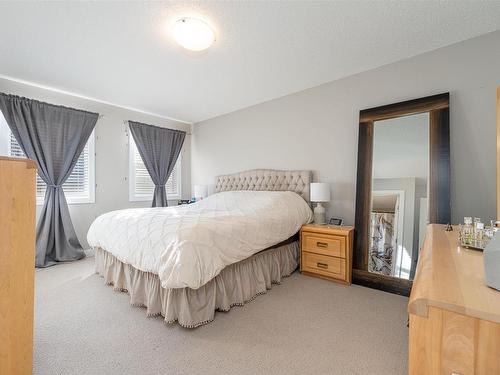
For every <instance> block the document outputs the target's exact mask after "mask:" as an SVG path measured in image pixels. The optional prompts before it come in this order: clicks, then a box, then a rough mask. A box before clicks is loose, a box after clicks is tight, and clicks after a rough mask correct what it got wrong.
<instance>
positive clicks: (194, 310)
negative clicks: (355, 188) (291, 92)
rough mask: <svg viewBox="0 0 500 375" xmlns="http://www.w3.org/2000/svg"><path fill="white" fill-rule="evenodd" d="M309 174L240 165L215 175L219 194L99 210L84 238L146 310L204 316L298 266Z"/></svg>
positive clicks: (182, 318)
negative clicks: (242, 168)
mask: <svg viewBox="0 0 500 375" xmlns="http://www.w3.org/2000/svg"><path fill="white" fill-rule="evenodd" d="M310 180H311V173H310V171H284V170H262V169H260V170H252V171H245V172H241V173H236V174H230V175H223V176H218V177H216V181H215V194H213V195H212V196H210V197H208V198H206V199H204V200H202V201H200V202H197V203H194V204H190V205H181V206H175V207H162V208H141V209H126V210H119V211H112V212H109V213H106V214H103V215H101V216H99V217H98V218H97V219H96V220H95V221H94V222H93V223H92V225H91V227H90V229H89V232H88V236H87V239H88V242H89V244H90V246H91V247H92V248H93V249H94V250H95V267H96V269H95V270H96V273H98V274H99V275H101V276H102V277H103V278H104V280H105V283H106V284H108V285H113V288H114V289H115V290H119V291H125V292H128V293H129V294H130V303H131V304H132V305H135V306H143V307H146V314H147V315H148V316H156V315H162V316H163V317H164V320H165V322H167V323H174V322H178V323H179V324H180V325H181V326H183V327H186V328H195V327H198V326H200V325H203V324H206V323H209V322H211V321H212V320H213V319H214V316H215V312H216V311H229V310H230V309H231V307H233V306H237V305H243V304H244V303H246V302H249V301H251V300H253V299H254V298H255V297H257V296H258V295H260V294H263V293H266V292H267V290H269V289H271V287H272V284H279V283H280V282H281V280H282V278H284V277H286V276H289V275H290V274H291V273H292V272H293V271H295V269H296V268H297V266H298V259H299V244H298V238H297V232H298V231H299V229H300V227H301V226H302V225H303V224H306V223H308V222H310V221H311V220H312V213H311V209H310V207H309V184H310Z"/></svg>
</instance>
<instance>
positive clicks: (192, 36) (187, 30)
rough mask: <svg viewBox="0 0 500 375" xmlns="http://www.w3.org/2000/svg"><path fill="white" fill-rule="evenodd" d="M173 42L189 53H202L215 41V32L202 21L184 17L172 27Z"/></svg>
mask: <svg viewBox="0 0 500 375" xmlns="http://www.w3.org/2000/svg"><path fill="white" fill-rule="evenodd" d="M173 36H174V39H175V41H176V42H177V43H178V44H179V45H180V46H182V47H184V48H186V49H188V50H190V51H203V50H205V49H207V48H208V47H210V46H211V45H212V43H213V42H214V41H215V32H214V31H213V29H212V28H211V27H210V26H209V25H208V23H206V22H205V21H203V20H200V19H198V18H190V17H185V18H181V19H180V20H178V21H177V22H176V23H175V25H174V33H173Z"/></svg>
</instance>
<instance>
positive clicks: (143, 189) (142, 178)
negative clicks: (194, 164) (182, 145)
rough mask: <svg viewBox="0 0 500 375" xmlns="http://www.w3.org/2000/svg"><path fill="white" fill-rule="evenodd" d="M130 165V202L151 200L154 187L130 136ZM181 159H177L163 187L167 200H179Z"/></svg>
mask: <svg viewBox="0 0 500 375" xmlns="http://www.w3.org/2000/svg"><path fill="white" fill-rule="evenodd" d="M129 152H130V155H129V156H130V163H129V178H130V200H131V201H143V200H152V199H153V192H154V189H155V185H154V183H153V180H151V177H150V176H149V173H148V170H147V169H146V166H145V165H144V162H143V161H142V158H141V155H140V154H139V150H138V149H137V146H136V144H135V142H134V138H133V137H132V135H130V150H129ZM180 179H181V157H180V155H179V158H178V159H177V162H176V163H175V166H174V169H173V171H172V173H171V174H170V177H169V178H168V180H167V184H166V185H165V190H166V191H167V199H180V198H181V193H180V191H181V181H180Z"/></svg>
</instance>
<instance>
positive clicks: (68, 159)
mask: <svg viewBox="0 0 500 375" xmlns="http://www.w3.org/2000/svg"><path fill="white" fill-rule="evenodd" d="M0 110H1V111H2V113H3V115H4V117H5V120H6V121H7V124H8V125H9V127H10V129H11V130H12V133H13V134H14V137H15V138H16V140H17V142H18V143H19V145H20V147H21V149H22V150H23V152H24V153H25V154H26V156H27V157H28V158H30V159H33V160H35V161H36V162H37V163H38V175H39V176H40V178H41V179H42V180H43V181H44V182H45V183H46V184H47V190H46V192H45V199H44V202H43V207H42V208H41V211H40V217H39V220H38V224H37V229H36V262H35V264H36V266H37V267H47V266H50V265H53V264H55V263H56V262H65V261H71V260H78V259H81V258H83V257H84V256H85V253H84V251H83V248H82V246H81V244H80V242H79V241H78V238H77V237H76V233H75V229H74V227H73V223H72V221H71V217H70V214H69V209H68V204H67V202H66V197H65V195H64V191H63V189H62V185H63V184H64V182H65V181H66V179H67V178H68V177H69V175H70V174H71V171H72V170H73V167H74V166H75V164H76V162H77V160H78V158H79V157H80V154H81V152H82V150H83V148H84V147H85V144H86V143H87V140H88V138H89V136H90V134H91V133H92V130H93V129H94V126H95V124H96V122H97V119H98V117H99V115H98V114H97V113H91V112H86V111H81V110H77V109H72V108H67V107H62V106H57V105H53V104H48V103H43V102H39V101H36V100H32V99H27V98H22V97H18V96H15V95H7V94H3V93H0Z"/></svg>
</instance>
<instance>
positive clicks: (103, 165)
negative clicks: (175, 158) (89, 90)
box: [0, 78, 191, 247]
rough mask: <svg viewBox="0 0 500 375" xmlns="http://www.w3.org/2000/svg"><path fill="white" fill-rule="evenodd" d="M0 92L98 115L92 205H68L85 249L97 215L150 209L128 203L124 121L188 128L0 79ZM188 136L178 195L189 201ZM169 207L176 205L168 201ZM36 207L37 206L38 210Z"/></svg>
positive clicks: (188, 126)
mask: <svg viewBox="0 0 500 375" xmlns="http://www.w3.org/2000/svg"><path fill="white" fill-rule="evenodd" d="M0 92H4V93H8V94H15V95H20V96H25V97H28V98H32V99H37V100H42V101H46V102H49V103H53V104H60V105H65V106H69V107H73V108H79V109H84V110H88V111H93V112H98V113H99V114H100V115H104V117H101V118H99V120H98V121H97V124H96V128H95V136H96V139H95V152H96V158H95V182H96V184H97V187H96V192H95V203H92V204H71V205H69V209H70V213H71V218H72V220H73V225H74V226H75V230H76V233H77V235H78V238H79V240H80V241H81V242H82V245H83V246H84V247H87V246H88V245H87V231H88V228H89V226H90V224H91V223H92V221H93V220H94V219H95V218H96V217H97V216H98V215H100V214H102V213H104V212H107V211H111V210H118V209H121V208H127V207H150V206H151V203H150V202H129V192H128V160H129V159H128V139H127V135H126V133H125V124H124V121H125V120H134V121H139V122H144V123H148V124H152V125H157V126H165V127H168V128H172V129H180V130H184V131H187V132H188V133H190V132H191V129H190V127H191V126H190V125H187V124H183V123H180V122H175V121H171V120H167V119H163V118H160V117H156V116H151V115H147V114H143V113H140V112H136V111H131V110H128V109H124V108H120V107H115V106H112V105H108V104H103V103H99V102H96V101H92V100H88V99H83V98H79V97H75V96H70V95H66V94H62V93H58V92H54V91H49V90H45V89H42V88H38V87H34V86H29V85H25V84H22V83H18V82H13V81H9V80H5V79H1V78H0ZM190 148H191V136H189V135H188V136H187V137H186V140H185V142H184V146H183V150H182V163H181V168H182V172H181V173H182V181H181V188H182V195H183V198H189V196H190V190H191V171H190V167H191V160H190V156H191V150H190ZM171 203H172V204H174V203H176V202H171ZM38 208H40V207H38Z"/></svg>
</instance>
